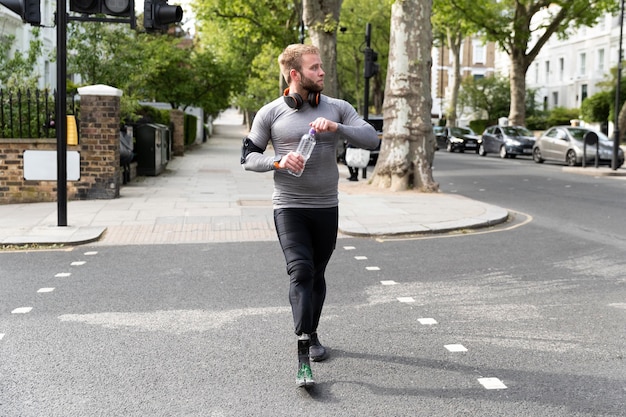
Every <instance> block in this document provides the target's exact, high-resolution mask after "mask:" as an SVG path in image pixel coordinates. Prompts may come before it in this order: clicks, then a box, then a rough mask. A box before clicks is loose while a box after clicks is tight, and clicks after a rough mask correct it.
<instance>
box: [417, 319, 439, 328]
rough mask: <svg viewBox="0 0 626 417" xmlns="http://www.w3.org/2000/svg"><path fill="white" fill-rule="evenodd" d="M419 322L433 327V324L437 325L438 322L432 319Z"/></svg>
mask: <svg viewBox="0 0 626 417" xmlns="http://www.w3.org/2000/svg"><path fill="white" fill-rule="evenodd" d="M417 321H419V322H420V324H423V325H425V326H426V325H428V326H432V325H433V324H437V320H435V319H431V318H424V319H417Z"/></svg>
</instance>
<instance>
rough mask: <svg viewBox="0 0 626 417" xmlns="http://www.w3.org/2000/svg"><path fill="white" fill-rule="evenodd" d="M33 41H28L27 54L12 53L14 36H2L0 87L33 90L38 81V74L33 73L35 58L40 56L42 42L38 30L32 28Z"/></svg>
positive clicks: (0, 47) (0, 45)
mask: <svg viewBox="0 0 626 417" xmlns="http://www.w3.org/2000/svg"><path fill="white" fill-rule="evenodd" d="M32 33H33V39H32V40H31V41H30V44H29V46H28V51H27V53H23V52H21V51H14V52H13V55H12V56H11V48H12V47H13V44H14V42H15V36H13V35H3V36H2V43H0V86H4V87H9V88H19V89H24V90H25V89H28V88H34V87H36V85H37V81H38V80H39V74H38V73H36V72H34V70H35V64H36V63H37V58H38V57H39V56H41V50H42V42H41V39H40V30H39V28H33V29H32Z"/></svg>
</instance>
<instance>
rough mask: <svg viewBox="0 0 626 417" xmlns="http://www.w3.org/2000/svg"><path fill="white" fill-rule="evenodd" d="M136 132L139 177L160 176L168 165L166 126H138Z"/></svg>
mask: <svg viewBox="0 0 626 417" xmlns="http://www.w3.org/2000/svg"><path fill="white" fill-rule="evenodd" d="M134 131H135V153H136V154H137V159H136V160H137V175H146V176H155V175H159V174H160V173H162V172H163V171H164V170H165V166H166V165H167V146H168V143H167V142H168V138H167V137H166V135H167V128H166V126H164V125H159V124H155V123H148V124H144V125H140V126H137V127H136V128H135V129H134Z"/></svg>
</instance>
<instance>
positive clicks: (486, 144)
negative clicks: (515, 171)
mask: <svg viewBox="0 0 626 417" xmlns="http://www.w3.org/2000/svg"><path fill="white" fill-rule="evenodd" d="M534 144H535V136H534V135H533V132H531V131H530V130H528V129H526V128H525V127H523V126H489V127H488V128H487V129H485V131H484V132H483V136H482V143H481V144H480V147H479V148H478V154H479V155H480V156H486V155H487V154H488V153H497V154H498V155H500V158H515V157H516V156H517V155H528V156H530V155H531V153H532V151H533V145H534Z"/></svg>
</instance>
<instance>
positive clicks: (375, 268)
mask: <svg viewBox="0 0 626 417" xmlns="http://www.w3.org/2000/svg"><path fill="white" fill-rule="evenodd" d="M365 269H367V270H368V271H380V268H379V267H377V266H366V267H365Z"/></svg>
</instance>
